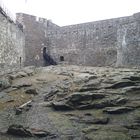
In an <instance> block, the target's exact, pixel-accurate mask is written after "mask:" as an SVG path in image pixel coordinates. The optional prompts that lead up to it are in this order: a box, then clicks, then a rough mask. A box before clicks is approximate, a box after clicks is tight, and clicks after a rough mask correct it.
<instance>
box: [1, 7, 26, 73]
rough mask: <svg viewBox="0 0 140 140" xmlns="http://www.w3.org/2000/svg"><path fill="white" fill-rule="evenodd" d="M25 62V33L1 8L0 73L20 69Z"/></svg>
mask: <svg viewBox="0 0 140 140" xmlns="http://www.w3.org/2000/svg"><path fill="white" fill-rule="evenodd" d="M23 62H24V33H23V31H22V29H21V28H19V26H18V25H17V24H16V23H15V22H14V21H13V20H12V19H11V18H10V17H8V15H6V13H5V12H4V11H3V9H2V8H0V73H5V72H6V71H7V72H8V71H11V70H13V69H15V68H20V67H21V66H22V65H23Z"/></svg>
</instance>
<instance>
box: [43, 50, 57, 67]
mask: <svg viewBox="0 0 140 140" xmlns="http://www.w3.org/2000/svg"><path fill="white" fill-rule="evenodd" d="M43 58H44V60H45V66H49V65H57V63H56V62H55V61H54V60H53V58H51V56H50V55H49V54H47V52H46V47H44V48H43Z"/></svg>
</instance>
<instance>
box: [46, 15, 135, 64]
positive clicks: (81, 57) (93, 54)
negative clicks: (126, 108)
mask: <svg viewBox="0 0 140 140" xmlns="http://www.w3.org/2000/svg"><path fill="white" fill-rule="evenodd" d="M132 21H133V19H132V17H123V18H116V19H109V20H103V21H97V22H90V23H84V24H78V25H71V26H65V27H61V29H59V30H56V29H52V30H49V31H48V38H49V48H50V54H51V55H52V57H53V58H54V59H55V60H56V61H57V62H59V61H60V57H61V56H63V57H64V60H65V61H66V62H68V64H78V65H90V66H115V65H116V63H117V50H118V49H117V46H118V37H117V32H118V28H119V25H121V24H128V23H129V22H132Z"/></svg>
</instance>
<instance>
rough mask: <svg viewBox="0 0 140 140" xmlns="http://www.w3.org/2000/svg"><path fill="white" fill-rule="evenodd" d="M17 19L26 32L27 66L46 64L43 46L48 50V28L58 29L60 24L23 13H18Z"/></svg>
mask: <svg viewBox="0 0 140 140" xmlns="http://www.w3.org/2000/svg"><path fill="white" fill-rule="evenodd" d="M17 20H18V22H20V23H21V24H22V25H23V30H24V32H25V63H24V64H25V66H29V65H36V66H43V65H45V62H44V59H43V48H44V47H46V48H47V50H48V39H47V36H48V35H47V30H48V27H50V28H53V29H56V28H58V27H59V26H57V25H55V24H53V23H51V22H50V21H49V20H47V19H44V18H39V17H36V16H31V15H27V14H23V13H18V14H17Z"/></svg>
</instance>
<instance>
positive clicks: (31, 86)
mask: <svg viewBox="0 0 140 140" xmlns="http://www.w3.org/2000/svg"><path fill="white" fill-rule="evenodd" d="M38 139H39V140H140V69H136V68H135V69H128V68H109V67H83V66H73V65H71V66H68V65H58V66H48V67H40V68H35V67H27V68H23V69H21V70H20V71H17V72H14V73H10V74H7V75H3V76H1V77H0V140H38Z"/></svg>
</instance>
